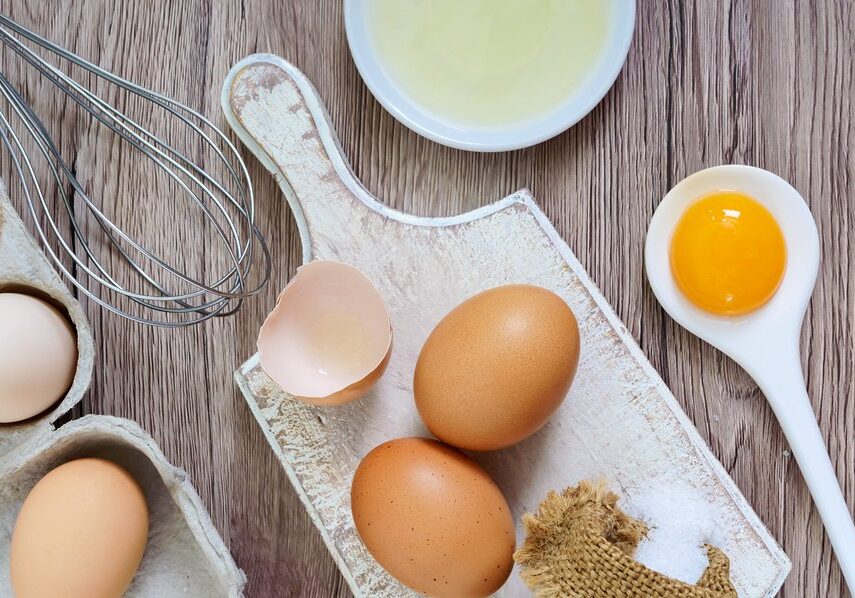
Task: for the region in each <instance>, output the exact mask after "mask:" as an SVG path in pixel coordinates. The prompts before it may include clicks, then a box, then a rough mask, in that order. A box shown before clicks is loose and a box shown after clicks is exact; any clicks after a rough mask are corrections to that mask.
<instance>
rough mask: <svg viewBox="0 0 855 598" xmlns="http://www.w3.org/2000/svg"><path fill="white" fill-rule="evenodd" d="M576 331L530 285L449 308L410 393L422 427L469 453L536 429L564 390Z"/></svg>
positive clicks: (572, 369) (551, 296) (560, 306)
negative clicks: (423, 424) (450, 309)
mask: <svg viewBox="0 0 855 598" xmlns="http://www.w3.org/2000/svg"><path fill="white" fill-rule="evenodd" d="M578 362H579V326H578V325H577V323H576V318H575V317H574V316H573V312H572V311H571V310H570V308H569V307H568V305H567V304H566V303H565V302H564V300H563V299H561V297H559V296H558V295H556V294H555V293H552V292H551V291H547V290H546V289H542V288H540V287H535V286H529V285H509V286H503V287H498V288H495V289H490V290H489V291H485V292H483V293H480V294H478V295H475V296H474V297H472V298H471V299H468V300H467V301H464V302H463V303H461V304H460V305H459V306H457V307H456V308H455V309H453V310H452V311H451V312H450V313H449V314H448V315H447V316H445V318H443V319H442V321H441V322H440V323H439V324H437V326H436V328H435V329H434V330H433V332H432V333H431V334H430V336H429V337H428V339H427V341H426V342H425V344H424V347H422V351H421V354H420V355H419V359H418V362H417V363H416V371H415V378H414V381H413V393H414V395H415V399H416V406H417V407H418V410H419V414H420V415H421V417H422V420H423V421H424V423H425V425H426V426H427V427H428V429H429V430H430V431H431V432H432V433H433V434H434V435H435V436H436V437H437V438H439V439H440V440H442V441H443V442H447V443H448V444H451V445H453V446H456V447H459V448H462V449H467V450H475V451H487V450H494V449H500V448H504V447H507V446H510V445H512V444H516V443H517V442H519V441H521V440H523V439H524V438H527V437H528V436H531V435H532V434H534V433H535V432H536V431H537V430H539V429H540V428H541V427H542V426H543V425H544V424H545V423H546V422H547V421H548V420H549V418H550V416H551V415H552V414H553V413H554V412H555V410H556V409H558V407H559V405H561V402H562V401H563V400H564V396H565V395H566V394H567V391H568V390H569V389H570V384H572V382H573V376H574V375H575V373H576V365H577V364H578Z"/></svg>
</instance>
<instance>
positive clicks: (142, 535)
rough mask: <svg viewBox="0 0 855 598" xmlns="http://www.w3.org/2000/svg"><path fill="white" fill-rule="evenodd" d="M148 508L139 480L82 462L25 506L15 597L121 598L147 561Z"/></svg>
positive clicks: (58, 473)
mask: <svg viewBox="0 0 855 598" xmlns="http://www.w3.org/2000/svg"><path fill="white" fill-rule="evenodd" d="M147 537H148V507H147V505H146V501H145V497H144V496H143V492H142V489H141V488H140V486H139V484H137V482H136V480H134V478H133V477H131V475H130V474H129V473H128V472H127V471H125V470H124V469H123V468H121V467H120V466H118V465H116V464H115V463H112V462H111V461H107V460H105V459H94V458H86V459H76V460H74V461H69V462H68V463H65V464H63V465H60V466H59V467H57V468H56V469H54V470H52V471H51V472H50V473H48V474H47V475H46V476H45V477H44V478H42V479H41V480H40V481H39V482H38V483H37V484H36V485H35V486H34V487H33V489H32V490H31V491H30V494H29V495H28V496H27V499H26V500H25V501H24V504H23V506H22V507H21V511H20V513H19V514H18V518H17V520H16V522H15V530H14V532H13V534H12V546H11V549H10V570H11V578H12V587H13V589H14V592H15V596H16V598H44V597H46V596H62V597H63V598H119V597H121V596H122V595H123V594H124V592H125V590H126V589H127V588H128V586H129V585H130V583H131V581H132V580H133V577H134V574H135V573H136V570H137V568H138V567H139V564H140V561H141V560H142V556H143V552H144V550H145V546H146V539H147Z"/></svg>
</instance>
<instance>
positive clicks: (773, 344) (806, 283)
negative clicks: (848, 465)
mask: <svg viewBox="0 0 855 598" xmlns="http://www.w3.org/2000/svg"><path fill="white" fill-rule="evenodd" d="M723 189H726V190H732V191H739V192H741V193H744V194H746V195H748V196H750V197H752V198H754V199H756V200H757V201H758V202H760V203H761V204H763V205H764V206H765V207H766V208H767V209H768V210H769V211H770V212H771V213H772V215H773V216H774V217H775V220H777V222H778V224H779V225H780V227H781V231H782V232H783V233H784V239H785V241H786V245H787V268H786V271H785V272H784V279H783V281H782V282H781V286H780V287H779V288H778V291H777V292H776V293H775V295H774V296H773V297H772V298H771V299H770V300H769V302H768V303H766V304H765V305H763V306H762V307H760V308H759V309H757V310H755V311H753V312H751V313H748V314H745V315H742V316H739V317H721V316H716V315H713V314H709V313H707V312H705V311H703V310H701V309H699V308H698V307H695V305H694V304H693V303H691V301H689V300H688V299H687V298H686V297H685V296H684V295H683V294H682V293H681V292H680V290H679V289H678V288H677V284H676V283H675V281H674V277H673V276H672V274H671V267H670V257H669V251H670V245H671V238H672V236H673V232H674V228H675V227H676V225H677V223H678V222H679V220H680V218H681V217H682V215H683V213H684V212H685V211H686V209H687V208H688V207H689V206H691V205H692V204H693V203H695V202H696V201H697V200H698V199H700V198H702V197H705V196H707V195H710V194H711V193H714V192H716V191H719V190H723ZM644 261H645V265H646V267H647V278H648V279H649V281H650V286H651V287H652V288H653V292H654V294H655V295H656V298H657V299H658V300H659V303H661V304H662V307H664V308H665V311H667V312H668V313H669V314H670V316H671V317H672V318H674V319H675V320H676V321H677V322H678V323H679V324H680V325H682V326H683V327H684V328H686V329H687V330H688V331H689V332H692V333H693V334H696V335H697V336H699V337H700V338H702V339H704V340H705V341H707V342H708V343H710V344H711V345H713V346H714V347H716V348H718V349H719V350H721V351H723V352H724V353H727V354H728V355H729V356H730V357H732V358H733V359H734V360H735V361H736V362H737V363H739V365H741V366H742V367H743V368H744V369H745V371H747V372H748V373H749V374H750V375H751V377H752V378H754V380H755V381H756V382H757V384H758V386H760V389H761V390H762V391H763V394H764V395H766V399H767V400H768V401H769V403H770V404H771V406H772V410H773V411H774V412H775V416H776V417H777V418H778V421H779V422H780V424H781V428H782V429H783V431H784V434H785V435H786V437H787V441H788V442H789V444H790V448H791V449H792V451H793V455H795V457H796V461H797V462H798V464H799V467H800V468H801V470H802V474H803V475H804V478H805V482H807V485H808V487H809V488H810V491H811V494H812V495H813V499H814V503H816V506H817V509H818V510H819V513H820V516H821V517H822V520H823V523H824V524H825V528H826V531H827V533H828V536H829V539H830V540H831V544H832V546H833V547H834V550H835V554H836V555H837V560H838V562H839V563H840V567H841V569H842V570H843V575H844V577H845V578H846V581H847V583H848V584H849V587H850V588H855V525H853V522H852V514H851V513H850V512H849V508H848V507H847V505H846V501H845V500H844V498H843V495H842V493H841V491H840V486H839V484H838V481H837V477H836V476H835V472H834V467H833V466H832V465H831V461H830V460H829V457H828V453H827V452H826V448H825V441H824V440H823V438H822V434H821V433H820V430H819V427H818V426H817V423H816V416H815V415H814V412H813V407H812V406H811V402H810V398H809V397H808V395H807V392H806V390H805V381H804V377H803V375H802V366H801V358H800V355H799V335H800V332H801V328H802V319H803V318H804V314H805V310H806V309H807V305H808V302H809V301H810V297H811V294H812V293H813V287H814V283H815V282H816V275H817V271H818V269H819V235H818V233H817V230H816V223H815V222H814V219H813V216H812V215H811V213H810V210H809V209H808V207H807V204H806V203H805V200H804V198H803V197H802V196H801V195H800V194H799V192H798V191H796V190H795V189H794V188H793V187H792V186H791V185H790V184H789V183H787V182H786V181H785V180H783V179H782V178H780V177H779V176H777V175H775V174H772V173H771V172H768V171H766V170H762V169H760V168H753V167H751V166H718V167H715V168H708V169H706V170H702V171H701V172H698V173H695V174H693V175H692V176H690V177H688V178H686V179H684V180H683V181H681V182H680V183H679V184H678V185H677V186H676V187H674V188H673V189H672V190H671V191H670V192H669V193H668V195H666V196H665V198H664V199H663V200H662V202H661V203H660V204H659V207H657V208H656V213H655V214H654V215H653V218H652V219H651V221H650V227H649V229H648V233H647V242H646V246H645V252H644Z"/></svg>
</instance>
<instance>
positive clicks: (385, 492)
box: [350, 438, 515, 598]
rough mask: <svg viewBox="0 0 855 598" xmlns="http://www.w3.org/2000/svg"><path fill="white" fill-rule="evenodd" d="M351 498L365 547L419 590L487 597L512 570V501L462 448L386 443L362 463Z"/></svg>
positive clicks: (415, 442) (413, 442)
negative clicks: (503, 494)
mask: <svg viewBox="0 0 855 598" xmlns="http://www.w3.org/2000/svg"><path fill="white" fill-rule="evenodd" d="M350 498H351V508H352V510H353V520H354V522H355V523H356V529H357V531H358V532H359V535H360V537H361V538H362V541H363V542H364V543H365V546H366V547H368V550H369V551H370V552H371V554H372V555H374V558H376V559H377V561H378V562H379V563H380V564H381V565H382V566H383V567H384V568H385V569H386V570H387V571H388V572H389V573H390V574H391V575H392V576H393V577H395V578H396V579H397V580H398V581H400V582H401V583H403V584H404V585H406V586H409V587H410V588H412V589H414V590H416V591H417V592H421V593H423V594H427V595H429V596H438V597H443V596H448V597H454V598H468V597H476V596H488V595H490V594H492V593H493V592H495V591H496V590H498V589H499V588H500V587H501V586H502V584H504V583H505V580H507V578H508V575H510V572H511V568H512V567H513V560H512V555H513V551H514V542H515V537H514V522H513V519H512V517H511V513H510V509H509V508H508V503H507V502H506V501H505V498H504V496H502V492H501V490H499V488H498V487H497V486H496V484H495V483H494V482H493V480H492V479H490V476H489V475H487V472H485V471H484V470H483V469H481V467H480V466H479V465H478V464H477V463H475V462H474V461H472V459H470V458H469V457H467V456H466V455H464V454H463V453H461V452H460V451H457V450H455V449H453V448H451V447H449V446H446V445H444V444H442V443H441V442H437V441H435V440H428V439H426V438H399V439H397V440H391V441H389V442H386V443H383V444H381V445H380V446H378V447H377V448H375V449H374V450H372V451H371V452H370V453H368V455H366V456H365V458H364V459H363V460H362V463H360V464H359V467H358V468H357V470H356V474H355V475H354V476H353V486H352V487H351V493H350Z"/></svg>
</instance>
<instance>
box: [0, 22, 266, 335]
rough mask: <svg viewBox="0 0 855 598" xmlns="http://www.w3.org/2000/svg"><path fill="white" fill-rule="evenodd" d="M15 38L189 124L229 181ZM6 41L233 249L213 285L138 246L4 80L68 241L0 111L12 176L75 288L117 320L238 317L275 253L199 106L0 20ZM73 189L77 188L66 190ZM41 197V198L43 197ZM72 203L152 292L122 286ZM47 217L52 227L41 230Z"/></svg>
mask: <svg viewBox="0 0 855 598" xmlns="http://www.w3.org/2000/svg"><path fill="white" fill-rule="evenodd" d="M13 34H17V35H18V36H20V37H21V38H23V39H25V40H27V41H29V42H31V43H33V44H35V45H36V46H38V47H39V48H41V49H42V50H45V51H47V52H49V53H52V54H54V55H55V56H57V57H59V58H60V59H64V60H67V61H69V62H70V63H72V64H73V65H76V66H78V67H80V68H82V69H84V70H85V71H86V72H89V73H90V74H92V75H95V76H96V77H97V78H98V79H102V80H104V81H106V82H108V83H110V84H112V85H115V86H116V87H118V88H119V89H121V90H123V91H125V92H127V93H129V94H131V95H132V96H136V97H140V98H142V99H143V100H144V101H148V102H150V103H152V104H153V105H154V106H156V107H159V108H160V109H163V110H164V111H166V112H167V113H168V114H169V115H170V117H173V118H175V119H177V122H178V123H180V124H182V125H184V126H186V127H187V128H188V130H189V132H190V133H191V134H192V135H193V136H194V138H195V139H197V140H200V141H201V148H202V150H201V151H210V152H211V153H212V154H213V155H214V159H215V161H216V164H217V165H218V166H219V167H220V168H222V169H224V171H225V172H226V179H227V180H226V182H221V181H220V180H218V179H217V178H215V177H214V176H213V175H212V174H211V172H209V171H208V170H206V169H205V168H204V167H203V166H201V165H199V164H197V163H196V162H194V161H193V159H191V158H190V157H189V155H188V154H187V153H186V152H183V151H181V150H179V149H178V148H177V147H174V146H173V144H171V143H169V142H167V141H166V140H165V139H163V138H161V137H158V136H157V135H156V134H154V133H153V132H152V131H150V130H148V129H147V128H146V127H144V126H143V125H141V124H140V123H138V122H137V121H136V120H134V119H133V118H131V117H130V116H128V115H127V114H125V113H123V112H122V111H121V110H119V109H117V108H116V107H115V106H113V105H112V104H111V103H110V102H108V101H106V100H105V99H103V98H102V97H99V96H98V95H97V94H96V93H94V92H93V91H91V90H90V89H88V88H87V87H86V86H84V85H83V84H81V83H80V82H79V81H77V80H75V79H74V78H72V77H71V76H70V75H68V74H66V73H65V72H63V71H62V70H60V69H59V68H58V67H57V66H56V65H54V64H51V63H50V62H48V61H47V60H45V59H44V58H43V57H42V56H40V55H39V54H38V53H36V52H35V51H33V50H32V49H30V48H29V47H28V46H26V45H25V44H23V43H22V42H21V41H20V40H19V39H18V38H16V37H15V35H13ZM0 43H2V44H3V45H5V46H6V47H8V48H9V49H11V50H12V51H13V52H14V53H15V54H16V55H17V56H19V57H20V58H21V59H22V60H23V61H24V62H25V63H27V64H29V65H30V66H32V67H33V68H34V69H35V70H36V71H38V73H39V74H40V75H41V76H42V77H44V78H45V79H46V80H48V81H50V82H51V83H52V84H53V85H54V86H55V87H56V88H57V89H59V90H60V91H61V92H62V93H63V94H64V95H65V96H67V97H68V98H69V99H70V100H72V102H73V103H74V105H76V106H78V107H80V108H81V109H82V110H84V111H85V112H86V113H87V114H89V115H90V116H92V117H93V118H94V119H95V120H96V121H97V122H98V123H100V124H101V125H103V126H104V127H106V128H107V129H108V130H110V131H111V132H112V133H114V134H115V135H117V136H118V137H119V138H120V139H122V140H123V141H124V142H126V143H128V144H129V145H130V146H131V147H133V148H134V149H136V150H137V151H139V152H140V153H141V154H143V155H144V156H146V157H147V158H148V159H149V160H150V161H151V162H152V163H153V164H154V165H155V166H156V168H157V169H158V171H159V172H162V173H164V174H165V175H166V176H167V177H168V179H169V181H170V182H171V184H173V185H175V187H176V188H177V190H178V194H179V196H184V197H187V198H188V199H190V200H191V203H192V204H193V205H195V206H196V207H197V208H198V209H199V210H200V211H201V214H202V215H203V217H204V222H205V223H207V225H208V226H210V229H211V230H212V231H213V233H214V238H216V239H218V240H219V242H220V243H221V244H222V246H223V247H225V249H226V251H225V253H226V255H227V263H228V268H227V269H226V271H225V272H224V273H221V274H219V275H214V277H213V278H214V279H215V280H213V281H212V282H207V281H200V280H198V279H197V277H194V276H192V275H190V274H188V273H186V272H183V271H182V270H181V269H180V268H178V267H176V266H173V265H171V264H170V263H169V262H168V261H167V260H166V259H164V258H163V257H161V256H159V255H157V254H155V253H154V252H152V251H151V250H149V249H148V248H146V247H145V246H144V245H143V244H142V243H140V242H138V241H137V240H135V239H134V238H133V237H132V236H131V235H130V234H128V233H127V232H125V231H124V230H123V229H122V228H121V227H120V226H118V225H117V224H116V223H114V222H113V221H112V220H111V219H110V218H109V217H108V216H107V215H106V214H105V213H104V212H103V211H102V209H101V208H100V207H99V205H98V204H97V203H96V202H95V201H93V200H92V198H91V197H90V196H89V194H88V193H87V192H86V191H85V189H84V188H83V185H82V184H81V183H80V181H79V180H78V178H77V175H76V171H75V170H74V169H73V168H72V167H71V166H70V165H69V164H68V163H67V162H66V161H65V160H64V159H63V157H62V155H61V152H60V150H59V148H58V147H57V145H56V144H55V143H54V142H53V139H52V137H51V135H50V134H49V133H48V131H47V128H46V127H45V126H44V123H43V122H42V120H41V119H40V118H39V116H38V114H37V113H36V112H35V110H34V109H33V107H32V105H30V104H29V103H28V102H27V101H26V100H25V99H24V97H23V95H22V94H21V93H20V92H19V91H18V90H17V89H16V88H15V87H14V86H13V85H12V84H11V82H10V81H9V80H8V78H7V77H6V76H5V75H3V74H0V95H2V97H3V98H4V99H5V100H6V102H7V103H8V104H9V105H10V106H11V108H12V112H13V113H14V115H15V116H16V118H17V120H18V121H20V122H21V123H22V125H23V129H24V130H25V131H26V132H27V134H28V135H29V136H30V137H31V138H32V139H33V141H34V143H35V145H36V148H37V149H38V152H39V153H40V154H41V155H42V156H43V157H44V158H45V160H46V162H47V164H48V168H49V170H50V173H51V175H52V179H53V181H54V182H55V183H56V187H57V192H58V193H57V194H58V196H59V198H60V201H61V203H62V207H63V208H64V212H65V214H66V216H67V218H68V224H69V227H70V234H71V237H72V239H71V243H69V242H68V240H67V239H66V238H65V236H64V235H63V233H62V231H61V230H60V226H59V225H58V223H57V222H56V220H55V218H54V215H53V213H52V211H51V209H50V206H49V205H48V202H47V200H46V197H45V194H44V192H43V189H42V186H41V185H40V184H39V182H38V177H37V175H36V171H35V168H34V167H33V164H32V161H31V160H30V157H29V155H28V152H27V151H26V149H25V147H24V144H23V143H22V141H21V139H20V138H19V136H18V135H17V134H16V133H15V131H14V128H13V125H12V122H11V119H10V118H9V117H8V115H7V114H6V113H5V112H4V111H3V110H0V141H2V143H3V145H4V146H5V147H6V148H7V150H8V151H9V154H10V157H11V160H12V164H13V170H14V171H15V174H16V175H17V177H18V179H19V180H20V182H21V184H22V187H23V190H24V199H25V201H26V203H27V205H28V207H29V212H30V215H31V216H32V218H33V220H34V222H35V225H36V228H37V232H38V235H39V238H40V240H41V242H42V245H43V246H44V247H45V249H46V251H47V253H48V254H49V256H50V257H51V259H52V260H53V261H54V263H55V265H56V267H57V269H58V270H59V271H60V272H61V273H62V274H63V275H64V276H65V277H66V278H67V279H68V280H70V281H71V282H72V283H73V284H74V285H75V287H76V288H78V289H79V290H80V291H81V292H83V293H84V294H85V295H86V296H87V297H89V298H90V299H92V300H93V301H95V302H96V303H97V304H99V305H101V306H102V307H104V308H106V309H107V310H108V311H110V312H112V313H115V314H117V315H121V316H123V317H126V318H129V319H131V320H134V321H137V322H141V323H145V324H151V325H155V326H165V327H178V326H185V325H189V324H195V323H198V322H202V321H205V320H208V319H210V318H212V317H221V316H226V315H230V314H233V313H234V312H235V311H237V310H238V309H239V308H240V306H241V304H242V302H243V300H244V299H246V298H248V297H251V296H253V295H255V294H257V293H258V292H259V291H260V290H261V289H262V288H263V287H264V285H265V284H266V283H267V281H268V280H269V278H270V272H271V257H270V252H269V249H268V248H267V245H266V243H265V241H264V238H263V236H262V235H261V232H260V231H259V229H258V227H257V225H256V224H255V197H254V193H253V189H252V184H251V181H250V178H249V172H248V170H247V168H246V164H245V163H244V162H243V160H242V159H241V156H240V153H239V152H238V150H237V148H236V147H235V146H234V144H233V143H232V142H231V141H230V140H229V138H228V137H227V136H226V135H225V134H224V133H223V132H222V131H220V130H219V129H218V128H217V127H216V126H215V125H214V124H213V123H212V122H211V121H210V120H208V119H207V118H205V117H204V116H203V115H201V114H200V113H199V112H197V111H195V110H193V109H192V108H189V107H187V106H185V105H183V104H181V103H180V102H177V101H175V100H172V99H170V98H168V97H166V96H164V95H161V94H158V93H156V92H153V91H151V90H148V89H146V88H144V87H141V86H139V85H137V84H134V83H132V82H130V81H127V80H126V79H123V78H122V77H119V76H117V75H114V74H113V73H110V72H109V71H106V70H105V69H102V68H100V67H98V66H97V65H95V64H93V63H91V62H89V61H87V60H85V59H83V58H81V57H79V56H77V55H76V54H74V53H72V52H70V51H68V50H66V49H64V48H62V47H60V46H58V45H56V44H54V43H52V42H50V41H48V40H46V39H45V38H43V37H41V36H39V35H38V34H36V33H34V32H32V31H30V30H28V29H26V28H24V27H22V26H20V25H18V24H17V23H15V22H14V21H12V20H11V19H9V18H8V17H6V16H3V15H0ZM67 186H68V187H70V189H67ZM228 186H231V187H233V190H232V191H230V190H229V189H228V188H227V187H228ZM34 196H37V197H38V200H36V199H35V197H34ZM75 198H78V199H79V200H80V201H81V202H82V206H83V207H84V208H85V213H88V214H89V215H90V216H91V217H92V219H93V220H94V221H95V223H96V224H97V225H98V228H100V230H101V232H102V233H103V239H104V240H105V241H106V243H107V245H108V246H109V247H112V249H113V250H114V251H115V252H116V254H117V255H118V257H120V258H121V260H120V261H121V262H123V263H125V264H126V265H127V266H128V267H129V269H130V271H131V272H134V273H135V274H136V275H137V276H138V279H140V280H142V281H143V283H144V284H145V285H147V286H148V287H149V288H150V289H153V292H148V293H146V292H137V291H132V290H130V289H129V288H127V287H126V286H125V285H124V284H121V283H120V282H119V280H118V278H117V277H116V276H115V275H113V274H112V273H111V270H110V269H109V268H107V267H106V266H105V264H103V263H102V261H101V260H100V259H99V258H98V256H97V255H96V252H95V251H93V248H92V246H91V242H90V240H89V239H88V238H87V234H86V233H85V232H84V230H83V228H82V226H81V223H80V222H79V218H80V216H79V215H78V213H77V210H76V209H75V205H74V199H75ZM40 214H41V215H42V217H43V218H44V220H45V222H46V224H42V222H41V220H40V217H39V215H40ZM51 239H52V240H53V241H55V242H57V243H58V245H59V248H60V251H61V253H62V254H64V255H65V257H66V258H69V259H70V260H71V262H72V264H73V267H72V269H71V270H69V268H67V267H66V265H65V263H64V262H63V258H62V257H61V256H60V255H58V254H57V252H56V251H54V249H53V248H52V246H51ZM72 245H74V247H73V246H72ZM256 245H257V246H258V250H257V249H256ZM134 254H136V255H139V256H141V258H142V259H143V260H144V261H145V262H146V263H147V264H149V267H146V266H144V265H143V264H142V263H141V262H140V261H139V259H137V258H136V257H134ZM259 261H260V262H261V267H262V270H261V273H260V275H258V276H255V280H256V282H255V284H253V285H251V286H250V284H249V281H250V279H251V278H252V276H253V267H254V265H255V263H256V262H259ZM152 268H154V270H152ZM157 272H161V273H165V274H167V275H168V276H169V277H170V278H171V279H172V280H173V282H177V283H179V284H181V285H183V286H184V287H185V289H184V290H179V289H171V288H170V287H171V284H168V283H167V282H166V281H164V280H162V279H161V278H160V277H159V276H158V274H157ZM84 275H85V278H86V280H87V282H90V283H94V286H96V287H103V289H105V290H106V291H107V292H108V293H112V294H115V295H118V296H121V297H124V298H126V299H128V300H130V301H131V302H132V303H134V304H136V305H138V306H139V307H140V308H142V309H141V311H142V313H141V314H140V313H136V312H131V311H129V310H127V309H125V308H123V307H119V306H118V305H117V304H115V303H112V302H111V301H108V300H106V299H105V298H104V297H103V296H102V294H101V293H100V292H98V293H96V292H94V291H93V289H91V288H90V285H89V284H85V283H84V282H83V281H82V280H81V278H84ZM148 310H150V311H153V312H155V314H161V315H165V316H166V317H165V318H164V317H158V316H154V315H150V314H148V313H146V312H147V311H148ZM177 316H180V317H177Z"/></svg>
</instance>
